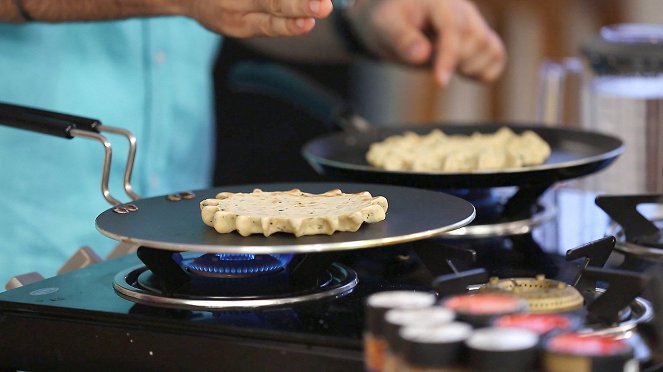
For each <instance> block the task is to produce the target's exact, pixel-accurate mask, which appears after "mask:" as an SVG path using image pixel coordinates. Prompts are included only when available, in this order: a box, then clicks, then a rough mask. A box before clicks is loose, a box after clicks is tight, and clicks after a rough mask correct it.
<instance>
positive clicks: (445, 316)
mask: <svg viewBox="0 0 663 372" xmlns="http://www.w3.org/2000/svg"><path fill="white" fill-rule="evenodd" d="M454 317H455V314H454V312H453V311H451V310H449V309H445V308H442V307H439V306H430V307H423V308H418V309H392V310H389V311H387V312H386V313H385V315H384V327H383V329H384V336H385V339H386V340H387V349H386V351H385V364H384V370H385V372H396V371H401V365H402V359H403V350H402V349H403V348H402V345H403V342H402V340H401V337H400V335H399V332H400V331H401V329H402V328H404V327H408V326H419V327H436V326H439V325H444V324H447V323H449V322H451V321H453V319H454Z"/></svg>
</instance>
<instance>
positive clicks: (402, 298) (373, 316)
mask: <svg viewBox="0 0 663 372" xmlns="http://www.w3.org/2000/svg"><path fill="white" fill-rule="evenodd" d="M435 301H436V296H435V294H433V293H430V292H422V291H384V292H378V293H375V294H372V295H370V296H369V297H368V298H367V299H366V329H367V330H368V331H369V332H371V333H372V334H374V335H376V336H384V315H385V313H386V312H387V311H389V310H391V309H417V308H423V307H429V306H432V305H433V304H434V303H435Z"/></svg>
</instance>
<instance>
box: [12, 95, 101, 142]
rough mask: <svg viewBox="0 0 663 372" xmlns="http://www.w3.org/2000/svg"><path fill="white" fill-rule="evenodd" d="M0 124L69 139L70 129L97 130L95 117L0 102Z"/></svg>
mask: <svg viewBox="0 0 663 372" xmlns="http://www.w3.org/2000/svg"><path fill="white" fill-rule="evenodd" d="M0 124H2V125H6V126H10V127H14V128H17V129H24V130H29V131H33V132H38V133H43V134H49V135H52V136H57V137H62V138H67V139H71V138H74V136H73V135H72V133H71V130H72V129H81V130H87V131H91V132H98V131H99V129H98V127H99V126H100V125H101V122H100V121H99V120H97V119H90V118H85V117H82V116H75V115H69V114H63V113H59V112H53V111H46V110H40V109H36V108H32V107H26V106H18V105H13V104H9V103H0Z"/></svg>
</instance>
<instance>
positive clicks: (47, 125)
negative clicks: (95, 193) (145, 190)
mask: <svg viewBox="0 0 663 372" xmlns="http://www.w3.org/2000/svg"><path fill="white" fill-rule="evenodd" d="M0 125H6V126H10V127H14V128H17V129H24V130H29V131H33V132H37V133H43V134H48V135H52V136H57V137H61V138H65V139H72V138H74V137H82V138H86V139H91V140H95V141H98V142H100V143H101V144H102V145H103V147H104V164H103V168H102V176H101V193H102V195H103V196H104V199H106V201H108V202H109V203H110V204H111V205H113V206H116V205H120V204H122V202H120V201H119V200H117V199H115V198H114V197H113V196H112V195H111V194H110V191H109V189H108V180H109V178H110V166H111V159H112V148H111V143H110V142H109V141H108V139H106V137H104V136H102V135H101V134H99V132H108V133H114V134H119V135H122V136H124V137H126V138H127V140H128V141H129V154H128V156H127V163H126V166H125V170H124V190H125V192H126V193H127V195H129V197H130V198H131V199H132V200H137V199H140V196H138V195H137V194H136V193H135V192H133V188H132V186H131V174H132V172H133V166H134V161H135V157H136V137H135V136H134V135H133V134H132V133H131V132H129V131H127V130H125V129H121V128H116V127H109V126H106V125H102V124H101V121H99V120H97V119H91V118H86V117H82V116H76V115H70V114H64V113H60V112H54V111H47V110H41V109H36V108H33V107H27V106H19V105H14V104H9V103H0Z"/></svg>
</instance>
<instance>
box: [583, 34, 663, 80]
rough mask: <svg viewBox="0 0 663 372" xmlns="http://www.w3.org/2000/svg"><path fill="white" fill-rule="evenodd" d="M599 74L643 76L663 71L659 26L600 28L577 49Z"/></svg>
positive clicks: (662, 43)
mask: <svg viewBox="0 0 663 372" xmlns="http://www.w3.org/2000/svg"><path fill="white" fill-rule="evenodd" d="M581 52H582V54H583V55H584V56H585V57H586V58H587V61H588V62H589V64H590V65H591V67H592V69H593V70H594V72H596V73H597V74H599V75H647V74H657V73H661V72H663V25H658V24H646V23H622V24H616V25H611V26H605V27H603V28H601V31H600V34H599V35H598V36H597V37H596V38H594V39H592V40H591V41H590V42H589V43H587V44H586V45H584V46H583V47H582V48H581Z"/></svg>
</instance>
